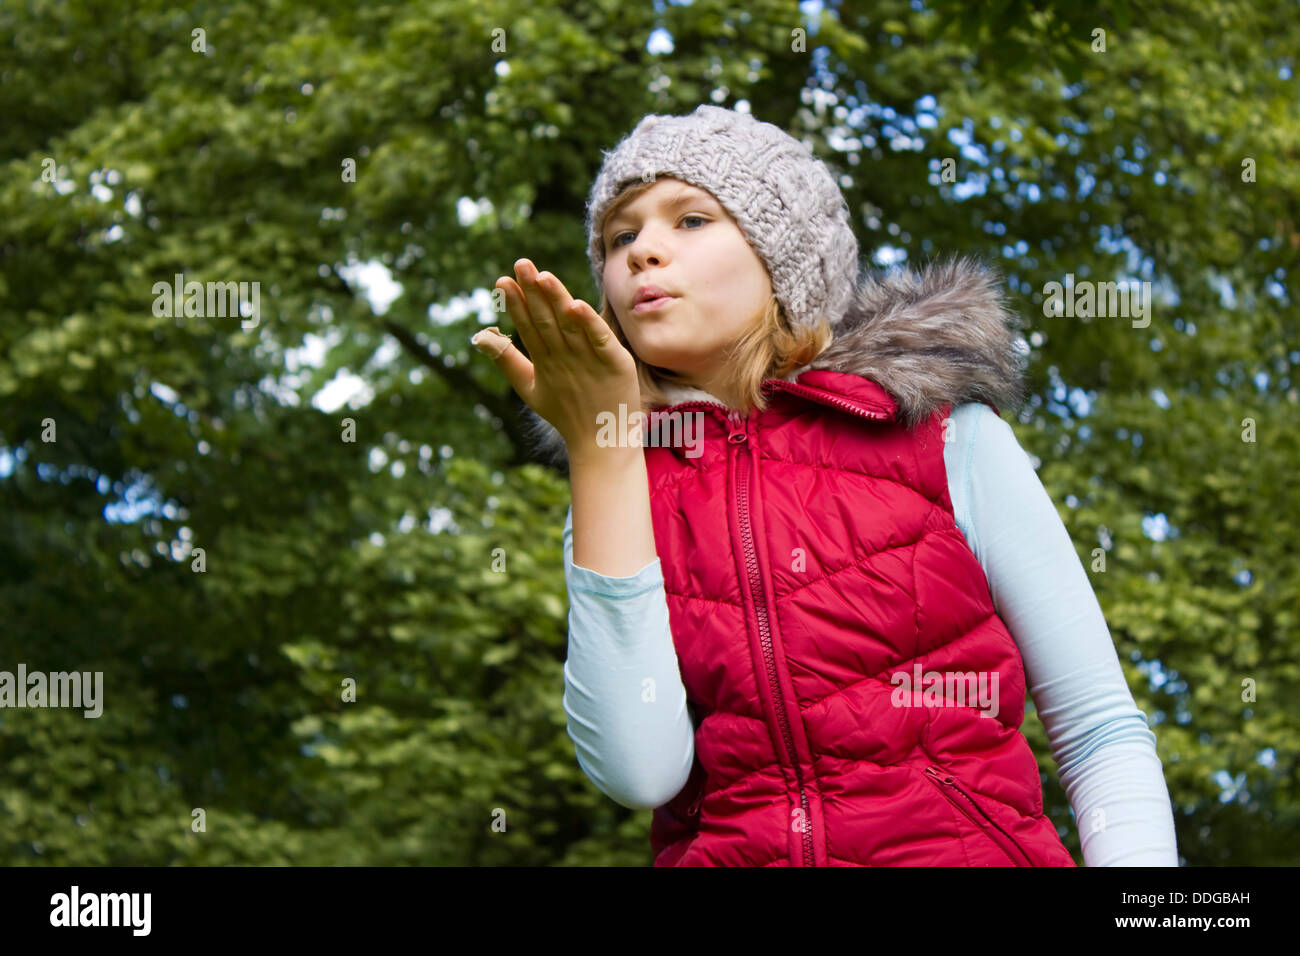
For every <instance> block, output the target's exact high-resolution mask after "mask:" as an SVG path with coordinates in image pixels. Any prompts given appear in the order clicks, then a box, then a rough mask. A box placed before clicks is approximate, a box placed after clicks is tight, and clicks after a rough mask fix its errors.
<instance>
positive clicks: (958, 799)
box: [925, 766, 1034, 866]
mask: <svg viewBox="0 0 1300 956" xmlns="http://www.w3.org/2000/svg"><path fill="white" fill-rule="evenodd" d="M925 775H926V776H927V777H929V778H930V779H931V780H933V781H934V782H935V784H936V785H937V786H938V787H939V790H940V792H941V793H942V794H943V795H944V796H945V797H947V798H948V800H949V801H950V802H951V803H952V804H953V806H955V807H956V808H957V809H958V810H960V811H962V813H964V814H965V815H966V816H967V818H968V819H969V820H970V821H971V822H972V823H974V824H975V825H976V826H977V827H979V828H980V829H981V830H983V831H984V832H985V833H986V834H987V835H988V837H989V839H991V840H992V841H993V842H994V843H996V844H997V845H998V846H1000V847H1001V848H1002V852H1003V853H1005V854H1007V856H1008V857H1010V858H1011V860H1012V861H1013V862H1015V861H1018V860H1023V861H1024V862H1023V863H1021V862H1015V865H1016V866H1033V865H1034V863H1033V860H1031V859H1030V857H1029V854H1028V853H1026V852H1025V850H1024V847H1022V846H1021V845H1020V844H1019V843H1017V842H1016V841H1015V838H1014V837H1012V836H1011V834H1009V833H1007V831H1005V830H1003V829H1002V827H1000V826H998V824H997V822H996V821H994V819H993V818H992V817H991V816H989V815H988V813H987V812H986V811H985V810H984V808H983V807H982V806H980V804H979V801H978V800H976V799H975V797H974V795H972V794H971V793H970V792H969V791H967V789H966V788H965V787H963V786H962V785H961V784H960V783H958V782H957V778H956V777H954V776H953V775H952V774H950V773H943V772H942V771H941V770H940V769H939V768H938V767H935V766H930V767H926V768H925ZM953 791H955V793H954V792H953ZM958 794H960V796H958ZM972 807H973V808H974V812H972V810H971V808H972ZM984 821H987V824H986V823H985V822H984ZM1012 850H1014V851H1015V852H1014V853H1013V852H1012Z"/></svg>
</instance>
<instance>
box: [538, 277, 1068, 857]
mask: <svg viewBox="0 0 1300 956" xmlns="http://www.w3.org/2000/svg"><path fill="white" fill-rule="evenodd" d="M1027 351H1028V349H1027V347H1023V342H1022V340H1021V338H1020V336H1019V335H1018V320H1017V318H1016V317H1015V316H1014V315H1013V314H1012V313H1011V312H1009V311H1008V310H1007V309H1006V308H1005V306H1004V304H1003V296H1002V292H1001V290H1000V282H999V281H998V276H997V272H996V270H994V269H991V268H988V267H987V266H985V265H984V264H983V263H981V262H979V261H978V260H976V259H973V258H969V257H958V258H954V259H950V260H949V261H947V262H941V263H937V264H934V265H932V266H929V267H927V268H925V269H924V271H923V272H921V273H917V272H913V271H911V270H904V271H901V272H898V273H896V274H894V275H891V276H888V277H886V278H884V279H882V280H879V281H878V280H876V279H874V278H872V279H868V280H866V281H863V282H862V283H861V284H860V285H859V286H858V288H857V289H856V290H855V296H854V299H853V302H852V304H851V305H850V307H849V309H848V310H847V311H846V313H845V314H844V315H843V316H841V317H840V320H839V321H838V322H837V323H836V325H835V338H834V340H833V341H832V342H831V343H830V344H829V345H828V346H827V347H826V349H825V350H824V351H823V352H822V353H821V354H820V355H819V356H818V357H817V358H816V359H815V360H814V361H813V362H812V363H810V365H808V366H807V367H805V368H804V369H800V370H795V371H793V372H791V373H790V375H788V376H787V377H786V378H785V379H778V378H771V379H768V380H767V381H766V382H765V383H764V386H763V388H764V393H765V395H766V396H767V398H768V399H769V402H770V404H769V405H768V407H767V408H765V409H764V410H762V411H761V412H756V413H754V414H751V415H749V416H747V417H744V418H740V417H737V416H736V415H735V414H734V413H731V410H730V409H728V408H727V407H726V406H725V405H723V404H721V403H720V402H718V401H717V400H716V398H714V400H713V401H708V400H707V399H709V398H711V397H712V396H709V395H708V394H707V393H705V392H701V391H699V390H697V389H691V388H682V387H673V388H665V390H664V391H665V393H666V394H667V395H668V398H669V403H670V405H669V406H668V407H661V408H660V409H659V410H658V413H659V414H663V412H665V411H666V412H668V413H678V414H679V415H680V414H683V413H692V412H702V413H703V419H704V423H705V433H704V438H703V441H702V443H697V442H692V443H690V445H689V447H687V446H684V445H683V444H682V443H681V442H678V444H677V447H671V445H666V446H664V447H658V446H656V445H654V444H652V443H646V442H643V444H646V445H647V447H645V460H646V468H647V471H648V475H649V478H650V497H651V511H652V515H653V522H654V533H655V547H656V550H657V551H658V554H659V557H660V559H661V565H662V568H663V575H664V583H665V588H666V591H667V595H668V610H669V621H670V625H671V629H672V635H673V643H674V645H675V647H676V650H677V656H678V659H679V663H680V669H681V675H682V680H683V683H684V684H685V687H686V696H687V701H688V702H689V704H690V706H691V710H692V716H693V719H694V723H695V727H696V733H695V764H694V766H693V768H692V771H691V775H690V777H689V779H688V781H687V783H686V785H685V786H684V787H683V789H682V790H681V792H680V793H678V795H677V796H676V797H674V798H673V799H672V800H670V801H669V802H668V803H667V804H665V805H663V806H661V807H659V808H657V809H656V810H655V811H654V817H653V821H652V824H651V845H652V848H653V850H654V854H655V863H656V865H660V866H673V865H744V866H786V865H789V866H897V865H953V866H1011V865H1014V866H1073V865H1074V861H1073V859H1072V858H1071V857H1070V854H1069V852H1068V851H1067V850H1066V849H1065V846H1064V844H1062V842H1061V840H1060V838H1059V837H1058V836H1057V833H1056V829H1055V827H1054V826H1053V825H1052V823H1051V822H1050V821H1049V820H1048V819H1047V818H1046V817H1045V816H1044V815H1043V792H1042V784H1041V782H1040V780H1039V775H1038V766H1037V763H1036V761H1035V759H1034V755H1033V753H1032V752H1031V751H1030V748H1029V744H1028V741H1026V739H1025V738H1024V736H1023V735H1022V734H1021V733H1020V731H1019V728H1020V724H1021V721H1022V719H1023V717H1024V701H1025V674H1024V664H1023V661H1022V660H1021V657H1020V651H1019V649H1018V648H1017V646H1016V643H1015V641H1014V639H1013V638H1012V636H1011V634H1010V632H1009V631H1008V630H1007V627H1006V625H1005V624H1004V622H1003V621H1002V619H1001V618H1000V617H999V616H998V614H997V612H996V609H995V608H994V606H993V601H992V597H991V596H990V593H989V587H988V580H987V578H986V577H985V574H984V569H983V568H982V567H981V565H980V563H979V561H978V560H977V559H976V557H975V555H974V553H973V552H972V551H971V549H970V546H969V544H968V543H967V541H966V539H965V537H964V536H963V534H962V533H961V529H960V528H958V527H957V525H956V522H955V521H954V518H953V510H952V502H951V500H950V499H949V496H948V479H947V473H946V468H945V464H944V457H943V448H944V427H943V423H944V420H945V419H946V418H947V416H948V415H949V414H950V413H951V410H952V408H953V407H954V406H955V405H957V404H961V403H964V402H970V401H980V402H985V403H986V404H988V405H990V407H992V408H993V409H994V410H995V411H996V410H997V408H998V406H999V405H1003V406H1007V407H1013V408H1014V407H1017V406H1018V405H1019V404H1020V403H1021V401H1022V398H1023V373H1024V365H1025V355H1026V353H1027ZM524 418H525V422H526V424H527V425H528V426H529V427H530V429H531V432H532V434H533V436H534V437H535V438H536V439H538V444H539V446H540V449H541V450H542V451H543V452H544V453H546V454H547V456H548V457H549V458H550V459H551V460H553V461H554V462H555V463H556V464H557V465H558V464H559V463H560V462H561V461H563V460H564V459H565V458H566V457H567V456H566V450H565V448H564V440H563V438H561V437H560V436H559V433H558V432H557V431H556V430H555V429H554V427H552V426H551V425H550V423H549V422H546V421H544V420H543V419H541V418H540V417H539V416H537V415H536V413H534V412H532V410H531V409H525V412H524ZM669 421H671V419H670V420H669ZM648 424H649V427H650V428H651V429H653V428H656V427H658V430H657V431H656V432H654V434H655V435H660V436H661V435H663V434H664V431H665V429H663V428H662V427H660V426H656V423H655V419H653V418H652V420H651V421H650V422H649V423H648ZM647 434H649V429H648V430H647ZM679 437H680V436H679ZM698 444H702V454H698V455H696V453H697V450H698V447H697V445H698ZM688 452H689V454H688ZM692 456H696V457H692ZM981 691H982V692H983V695H981ZM986 699H987V700H991V701H996V707H993V706H989V704H988V703H986Z"/></svg>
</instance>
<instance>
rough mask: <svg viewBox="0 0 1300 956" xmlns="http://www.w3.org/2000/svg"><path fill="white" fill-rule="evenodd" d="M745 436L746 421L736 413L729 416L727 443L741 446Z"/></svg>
mask: <svg viewBox="0 0 1300 956" xmlns="http://www.w3.org/2000/svg"><path fill="white" fill-rule="evenodd" d="M746 437H747V436H746V435H745V420H744V419H743V418H742V417H741V416H740V415H739V414H738V413H736V412H732V413H731V414H729V415H728V416H727V441H729V442H731V443H732V444H733V445H739V444H741V443H742V442H743V441H744V440H745V438H746Z"/></svg>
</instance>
